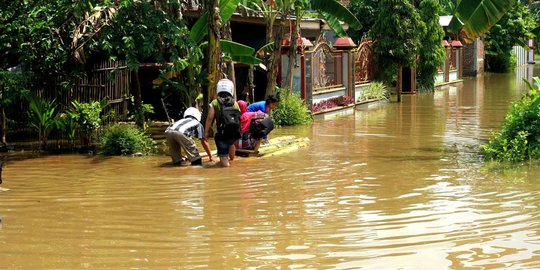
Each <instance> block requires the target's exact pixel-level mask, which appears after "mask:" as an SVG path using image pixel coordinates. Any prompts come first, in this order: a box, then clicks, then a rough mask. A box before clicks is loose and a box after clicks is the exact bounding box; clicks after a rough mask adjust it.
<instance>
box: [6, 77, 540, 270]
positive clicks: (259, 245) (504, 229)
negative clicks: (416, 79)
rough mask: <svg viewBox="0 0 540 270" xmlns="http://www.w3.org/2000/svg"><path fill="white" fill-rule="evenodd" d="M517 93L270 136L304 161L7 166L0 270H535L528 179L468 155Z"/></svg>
mask: <svg viewBox="0 0 540 270" xmlns="http://www.w3.org/2000/svg"><path fill="white" fill-rule="evenodd" d="M518 72H519V75H518V76H523V74H527V72H528V71H527V70H518ZM525 88H526V87H525V84H523V83H522V82H521V79H520V78H517V76H516V75H515V74H504V75H486V76H484V77H481V78H478V79H466V80H465V81H464V83H463V84H462V85H459V86H457V87H447V88H444V89H441V90H437V91H436V92H435V93H431V94H419V95H415V96H404V97H403V102H402V103H388V104H384V105H381V106H378V107H372V108H369V109H361V110H357V111H356V113H355V115H354V116H348V117H343V118H340V119H337V120H335V121H318V122H315V123H314V124H313V126H310V127H295V128H283V129H279V130H277V131H276V132H275V133H274V134H272V135H273V136H277V135H286V134H292V135H297V136H308V137H309V138H310V139H311V145H310V147H308V148H304V149H301V150H299V151H297V152H295V153H291V154H287V155H281V156H275V157H270V158H251V159H239V160H237V161H234V163H233V166H232V167H231V168H228V169H203V168H192V167H185V168H176V167H170V166H168V164H167V163H169V162H170V159H169V158H168V157H166V156H157V157H146V158H131V157H111V158H108V157H94V156H85V155H61V156H47V157H41V158H33V159H26V160H18V161H17V160H9V161H8V162H7V164H6V166H5V168H4V184H3V185H2V187H4V188H9V189H10V190H9V191H4V192H0V216H1V218H2V222H1V224H0V269H276V268H281V269H532V268H540V209H539V208H538V207H539V204H540V170H539V168H540V166H539V165H538V164H525V165H522V166H516V167H515V168H510V169H509V168H501V167H498V166H486V165H485V164H484V163H483V162H482V160H481V157H479V156H478V150H479V145H480V144H482V143H483V142H484V141H485V140H486V139H487V138H488V136H489V134H490V132H491V131H493V130H495V129H497V128H498V127H499V125H500V123H501V122H502V120H503V119H504V116H505V114H506V112H507V111H508V107H509V104H510V102H511V101H513V100H516V99H518V98H519V96H520V93H521V92H522V91H523V90H524V89H525Z"/></svg>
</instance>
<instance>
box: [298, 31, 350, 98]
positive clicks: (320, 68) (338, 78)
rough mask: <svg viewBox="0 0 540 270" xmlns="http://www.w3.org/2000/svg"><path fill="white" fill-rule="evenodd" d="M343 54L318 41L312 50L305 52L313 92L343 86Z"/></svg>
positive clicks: (322, 41) (324, 42)
mask: <svg viewBox="0 0 540 270" xmlns="http://www.w3.org/2000/svg"><path fill="white" fill-rule="evenodd" d="M343 55H344V52H343V51H339V50H334V49H333V48H332V47H330V45H328V43H327V42H326V41H325V40H321V41H319V42H318V43H317V44H316V45H315V47H314V48H313V50H311V51H306V58H309V59H310V63H311V86H312V89H313V92H314V93H316V92H317V91H320V90H324V89H329V88H336V87H342V86H343V57H344V56H343Z"/></svg>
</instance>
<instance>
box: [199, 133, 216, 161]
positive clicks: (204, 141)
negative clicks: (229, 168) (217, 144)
mask: <svg viewBox="0 0 540 270" xmlns="http://www.w3.org/2000/svg"><path fill="white" fill-rule="evenodd" d="M201 144H202V146H203V148H204V151H206V154H207V155H208V158H209V160H210V161H214V159H212V152H211V151H210V144H209V143H208V139H206V138H201Z"/></svg>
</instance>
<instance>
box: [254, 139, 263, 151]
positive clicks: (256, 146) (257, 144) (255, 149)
mask: <svg viewBox="0 0 540 270" xmlns="http://www.w3.org/2000/svg"><path fill="white" fill-rule="evenodd" d="M261 142H262V140H257V143H255V147H254V148H253V151H255V153H258V152H259V146H261Z"/></svg>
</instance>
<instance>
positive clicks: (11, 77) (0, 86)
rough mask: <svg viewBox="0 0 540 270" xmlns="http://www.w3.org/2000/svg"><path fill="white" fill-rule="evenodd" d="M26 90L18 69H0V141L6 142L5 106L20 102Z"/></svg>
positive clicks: (6, 116) (6, 118)
mask: <svg viewBox="0 0 540 270" xmlns="http://www.w3.org/2000/svg"><path fill="white" fill-rule="evenodd" d="M26 92H27V86H26V79H25V78H24V76H23V74H22V73H21V72H20V71H7V70H2V69H0V131H1V135H0V136H1V141H0V143H6V136H7V129H8V122H9V121H8V112H7V110H6V108H8V107H9V106H11V105H13V104H15V103H16V102H20V101H21V98H22V97H23V96H24V94H25V93H26ZM17 113H18V112H17Z"/></svg>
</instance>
